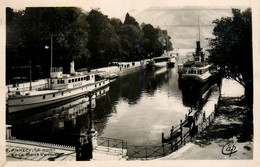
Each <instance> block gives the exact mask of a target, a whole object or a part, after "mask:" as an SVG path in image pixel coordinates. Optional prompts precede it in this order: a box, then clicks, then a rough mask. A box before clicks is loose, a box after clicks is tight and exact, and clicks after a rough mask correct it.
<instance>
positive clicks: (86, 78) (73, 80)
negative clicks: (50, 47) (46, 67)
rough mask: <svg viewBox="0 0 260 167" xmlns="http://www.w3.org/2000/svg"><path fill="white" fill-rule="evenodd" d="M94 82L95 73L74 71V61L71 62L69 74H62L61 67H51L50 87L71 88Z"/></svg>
mask: <svg viewBox="0 0 260 167" xmlns="http://www.w3.org/2000/svg"><path fill="white" fill-rule="evenodd" d="M94 82H95V74H94V73H88V74H83V72H75V70H74V62H72V63H71V70H70V74H63V68H62V67H52V69H51V78H50V80H49V85H50V89H58V90H60V89H71V88H76V87H81V86H84V85H87V84H89V83H94Z"/></svg>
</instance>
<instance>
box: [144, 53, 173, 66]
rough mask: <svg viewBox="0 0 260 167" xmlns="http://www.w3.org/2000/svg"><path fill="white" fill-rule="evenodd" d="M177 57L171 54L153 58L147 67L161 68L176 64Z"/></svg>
mask: <svg viewBox="0 0 260 167" xmlns="http://www.w3.org/2000/svg"><path fill="white" fill-rule="evenodd" d="M174 64H175V58H174V57H171V56H164V55H163V56H160V57H155V58H152V59H151V60H149V61H148V62H147V68H161V67H167V66H174Z"/></svg>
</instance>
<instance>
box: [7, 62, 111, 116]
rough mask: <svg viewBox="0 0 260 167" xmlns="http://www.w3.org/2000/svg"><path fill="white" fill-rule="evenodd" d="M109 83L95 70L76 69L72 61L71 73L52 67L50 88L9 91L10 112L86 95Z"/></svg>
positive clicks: (49, 80) (8, 106) (8, 103)
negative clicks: (97, 75)
mask: <svg viewBox="0 0 260 167" xmlns="http://www.w3.org/2000/svg"><path fill="white" fill-rule="evenodd" d="M108 84H109V80H108V79H102V78H101V79H100V78H99V79H97V78H96V75H95V73H94V72H89V73H85V74H84V73H83V72H76V71H75V70H74V61H73V62H71V63H70V74H63V68H62V67H51V72H50V78H49V79H48V86H49V88H48V89H43V90H30V91H19V88H17V91H16V92H8V99H7V109H8V112H9V113H13V112H17V111H22V110H28V109H32V108H36V107H41V106H46V105H50V104H54V103H57V102H61V101H65V100H68V99H72V98H75V97H77V96H80V95H84V94H86V93H88V92H90V91H95V90H98V89H100V88H102V87H105V86H106V85H108Z"/></svg>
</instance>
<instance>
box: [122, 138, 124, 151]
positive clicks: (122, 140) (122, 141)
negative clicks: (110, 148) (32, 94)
mask: <svg viewBox="0 0 260 167" xmlns="http://www.w3.org/2000/svg"><path fill="white" fill-rule="evenodd" d="M123 153H124V141H123V140H122V154H123Z"/></svg>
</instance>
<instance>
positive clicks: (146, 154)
mask: <svg viewBox="0 0 260 167" xmlns="http://www.w3.org/2000/svg"><path fill="white" fill-rule="evenodd" d="M145 159H146V160H147V145H146V146H145Z"/></svg>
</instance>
